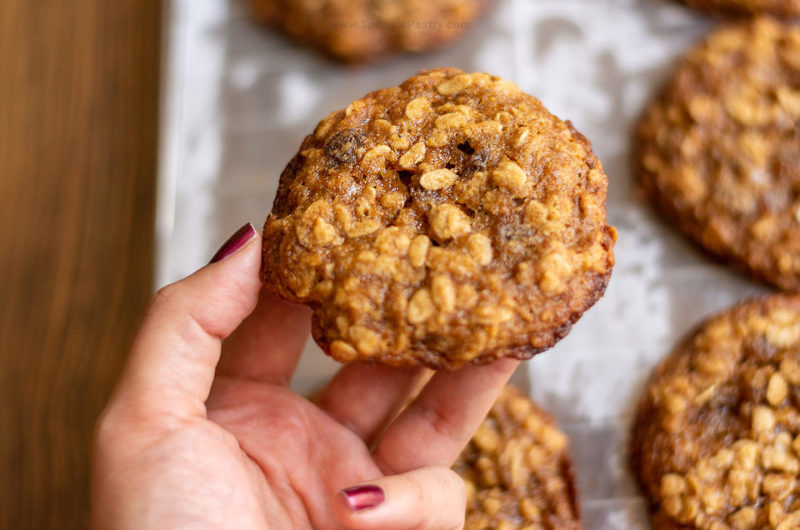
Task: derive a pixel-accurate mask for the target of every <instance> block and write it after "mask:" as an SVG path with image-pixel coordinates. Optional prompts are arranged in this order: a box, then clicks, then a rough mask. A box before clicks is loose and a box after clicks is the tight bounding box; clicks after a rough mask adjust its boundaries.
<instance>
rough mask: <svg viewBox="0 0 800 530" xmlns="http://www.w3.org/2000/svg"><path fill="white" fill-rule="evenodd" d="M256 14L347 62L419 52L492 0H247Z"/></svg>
mask: <svg viewBox="0 0 800 530" xmlns="http://www.w3.org/2000/svg"><path fill="white" fill-rule="evenodd" d="M249 3H250V7H251V11H252V13H253V15H254V16H255V17H256V18H257V19H258V20H260V21H263V22H265V23H267V24H270V25H273V26H277V27H279V28H280V29H281V30H282V31H284V32H285V33H286V34H288V35H289V36H291V37H292V38H294V39H296V40H297V41H299V42H301V43H304V44H308V45H310V46H312V47H315V48H318V49H320V50H322V51H323V52H325V53H327V54H328V55H330V56H331V57H334V58H336V59H339V60H341V61H344V62H350V63H360V62H365V61H370V60H374V59H377V58H380V57H383V56H386V55H390V54H392V53H397V52H421V51H425V50H430V49H433V48H437V47H439V46H441V45H443V44H445V43H446V42H449V41H451V40H453V39H455V38H457V37H459V36H460V35H461V34H463V33H464V32H465V31H467V30H468V29H469V28H470V26H471V25H472V23H473V21H474V20H475V19H476V18H477V17H478V16H479V15H480V14H481V12H482V11H483V10H484V9H485V8H486V7H487V6H488V4H489V3H490V0H313V1H312V0H249Z"/></svg>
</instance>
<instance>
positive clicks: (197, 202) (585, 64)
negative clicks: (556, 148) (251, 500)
mask: <svg viewBox="0 0 800 530" xmlns="http://www.w3.org/2000/svg"><path fill="white" fill-rule="evenodd" d="M169 21H170V22H169V27H168V31H167V39H166V47H165V57H166V64H167V68H166V70H165V85H164V122H163V130H162V132H163V136H162V164H161V175H160V178H161V180H160V182H161V184H160V186H161V187H160V195H159V212H158V240H159V245H160V248H159V260H158V278H157V282H158V284H159V285H161V284H164V283H167V282H170V281H173V280H175V279H177V278H180V277H182V276H184V275H186V274H188V273H189V272H191V271H193V270H194V269H196V268H197V267H199V266H201V265H202V264H204V263H205V262H206V261H207V259H208V257H209V256H210V255H211V254H212V253H213V251H214V250H215V247H216V246H217V245H219V244H220V242H222V241H224V240H225V238H226V237H227V235H228V234H229V233H231V232H233V231H234V230H235V229H236V228H237V227H238V226H240V225H241V224H242V223H243V222H244V221H246V220H250V221H252V222H253V223H254V224H256V225H257V226H259V225H260V224H261V223H263V221H264V219H265V218H266V215H267V213H268V211H269V209H270V207H271V204H272V199H273V196H274V194H275V190H276V188H277V185H278V176H279V174H280V172H281V170H282V169H283V167H284V165H285V164H286V163H287V162H288V160H289V159H290V158H291V157H292V156H293V155H294V153H295V151H296V149H297V148H298V146H299V145H300V142H301V140H302V139H303V137H304V136H305V135H306V134H308V133H309V132H311V131H312V130H313V128H314V126H315V125H316V123H317V122H318V121H319V120H320V119H321V118H322V117H324V116H325V115H327V114H328V113H329V112H330V111H331V110H334V109H338V108H343V107H344V106H346V105H347V104H348V103H349V102H350V101H352V100H353V99H356V98H358V97H360V96H362V95H364V94H365V93H367V92H369V91H371V90H374V89H377V88H381V87H385V86H391V85H395V84H397V83H399V82H401V81H403V80H404V79H406V78H407V77H409V76H411V75H413V74H415V73H416V72H418V71H419V70H422V69H425V68H432V67H439V66H456V67H459V68H461V69H463V70H466V71H486V72H490V73H492V74H496V75H500V76H503V77H506V78H508V79H510V80H513V81H515V82H516V83H518V84H519V85H520V87H522V89H523V90H525V91H527V92H529V93H531V94H533V95H535V96H537V97H538V98H540V99H541V100H542V101H543V102H544V104H545V105H546V106H547V107H548V108H549V109H550V110H551V111H552V112H553V113H555V114H556V115H558V116H559V117H561V118H563V119H569V120H572V122H573V123H574V124H575V126H576V127H577V128H578V130H579V131H581V132H582V133H584V134H585V135H586V136H587V137H588V138H589V139H590V140H591V141H592V144H593V146H594V148H595V151H596V152H597V155H598V156H599V157H600V159H601V160H602V162H603V164H604V165H605V168H606V172H607V173H608V175H609V179H610V187H609V199H608V214H609V217H610V220H611V222H612V223H613V224H614V225H615V226H616V227H617V229H618V230H619V242H618V244H617V247H616V255H617V265H616V267H615V269H614V274H613V276H612V279H611V282H610V284H609V286H608V290H607V292H606V295H605V297H604V298H603V299H602V300H601V301H600V302H599V303H598V304H597V305H596V306H595V307H594V308H592V309H591V310H590V311H589V312H588V313H587V314H586V315H585V316H584V317H583V318H582V319H581V320H580V321H579V322H578V323H577V324H576V325H575V327H574V329H573V331H572V332H571V333H570V335H569V336H568V337H567V338H566V339H564V340H562V341H561V342H560V343H559V344H557V345H556V346H555V347H554V348H553V349H552V350H550V351H548V352H546V353H544V354H542V355H539V356H537V357H536V358H534V359H533V360H532V361H529V362H527V363H524V364H523V365H522V367H521V368H520V370H519V371H518V373H517V374H516V375H515V381H516V382H517V383H518V384H519V385H520V386H522V387H523V388H526V389H527V390H528V391H529V393H530V395H531V396H532V397H533V398H534V399H535V400H536V401H538V402H539V403H540V404H541V405H542V406H544V407H545V408H546V409H548V410H549V411H551V412H552V413H553V414H554V415H555V416H556V418H557V419H558V421H559V422H560V424H561V425H562V427H563V428H564V429H565V430H566V431H567V433H568V434H569V435H570V437H571V440H572V451H573V456H574V459H575V462H576V466H577V473H578V481H579V488H580V492H581V498H582V504H583V516H584V519H585V521H586V528H587V529H590V530H600V529H635V528H647V527H648V525H647V519H646V515H645V509H644V503H643V501H642V499H641V497H640V496H639V495H638V492H637V490H636V488H635V486H634V484H633V481H632V479H631V477H630V474H629V473H628V471H627V465H626V462H627V460H626V447H627V440H626V439H627V433H628V431H629V424H630V418H631V414H632V411H633V409H634V407H635V404H636V401H637V400H638V397H639V394H640V393H641V390H642V388H643V385H644V383H645V381H646V378H647V376H648V374H649V373H650V371H651V370H652V368H653V367H654V366H655V364H656V363H657V362H658V361H659V359H661V358H662V357H663V356H664V355H665V354H666V353H667V352H668V351H669V349H670V348H671V346H672V344H673V343H674V342H675V341H676V340H677V338H678V337H679V336H681V335H682V334H684V333H685V332H686V331H687V330H688V329H689V328H690V327H692V325H693V324H694V323H696V322H697V321H698V320H699V319H701V318H702V317H704V316H706V315H708V314H709V313H711V312H713V311H716V310H718V309H721V308H723V307H726V306H728V305H730V304H732V303H733V302H735V301H736V300H738V299H740V298H742V297H744V296H746V295H749V294H754V293H756V292H759V291H760V290H761V288H760V287H758V286H756V285H753V284H751V283H750V282H748V281H747V280H745V279H744V278H743V277H741V276H740V275H738V274H736V273H734V272H731V271H729V270H728V269H726V268H724V267H723V266H720V265H717V264H714V263H711V262H710V261H709V260H707V259H706V258H705V257H704V256H703V255H702V254H700V253H699V252H698V251H696V250H695V249H694V248H693V247H692V246H691V245H690V244H688V243H686V242H685V241H684V240H683V239H682V238H681V237H680V236H678V235H676V234H675V233H674V232H673V231H671V230H670V229H669V228H668V226H666V224H665V223H662V222H661V221H660V220H659V219H658V218H656V217H655V216H654V215H653V214H652V212H651V211H650V210H649V209H648V208H647V206H646V205H644V204H641V203H640V202H639V201H637V200H636V199H635V198H634V196H633V193H632V187H631V170H630V157H631V142H630V138H631V132H632V128H633V124H634V123H635V120H636V119H637V117H638V116H639V114H640V113H641V111H642V109H643V107H644V105H645V104H646V103H647V101H648V100H649V99H650V98H651V97H652V96H653V94H654V93H655V92H656V91H657V90H658V88H659V86H660V85H661V84H662V83H663V82H664V81H665V80H666V79H667V77H668V76H669V74H670V71H671V70H672V68H673V67H674V65H675V63H676V61H677V59H678V58H679V57H680V55H681V53H682V52H683V51H684V50H685V49H686V48H687V47H688V46H690V45H691V44H692V43H693V42H695V41H696V40H697V39H698V38H701V37H702V36H703V35H704V34H705V33H707V32H708V30H709V29H710V27H711V23H710V21H709V20H707V19H705V18H703V17H702V16H700V15H697V14H695V13H693V12H691V11H689V10H687V9H685V8H684V7H682V6H681V5H680V4H678V3H676V2H671V1H668V0H498V4H497V6H496V8H494V9H493V10H492V11H490V13H489V14H488V16H486V17H484V18H483V19H482V20H481V21H479V22H476V23H475V24H474V25H473V27H472V29H471V31H470V32H469V33H468V34H467V36H466V38H464V39H462V40H460V41H458V42H456V43H455V44H454V45H451V46H449V47H447V48H445V49H443V50H440V51H437V52H433V53H428V54H424V55H419V56H405V57H398V58H394V59H390V60H388V61H384V62H381V63H379V64H375V65H370V66H366V67H359V68H353V67H346V66H341V65H339V64H336V63H332V62H330V61H328V60H327V59H324V58H322V57H320V56H318V55H316V54H315V53H313V52H310V51H308V50H306V49H304V48H302V47H298V46H296V45H294V44H292V43H290V42H289V41H287V40H285V39H284V38H283V37H282V36H281V35H279V34H277V33H275V32H272V31H269V30H265V29H263V28H260V27H258V26H256V25H254V24H253V23H251V22H250V21H249V19H248V18H247V16H246V14H245V12H244V10H243V8H242V6H241V5H239V4H238V3H235V2H229V1H226V0H200V1H198V0H173V1H172V3H171V5H170V16H169ZM336 367H337V366H336V364H335V363H334V362H332V361H331V360H330V359H328V358H327V357H326V356H324V355H323V354H322V353H321V352H320V351H319V350H318V349H317V347H316V346H315V345H314V344H313V342H310V344H309V346H308V347H307V351H306V353H305V355H304V357H303V360H302V361H301V365H300V368H299V371H298V374H297V377H296V378H295V380H294V382H293V385H294V386H295V388H297V389H298V390H300V391H308V390H309V389H311V388H313V387H314V386H316V385H318V384H319V383H320V382H321V381H323V380H325V379H326V378H327V377H328V376H329V375H330V374H331V373H332V372H333V371H334V370H335V369H336Z"/></svg>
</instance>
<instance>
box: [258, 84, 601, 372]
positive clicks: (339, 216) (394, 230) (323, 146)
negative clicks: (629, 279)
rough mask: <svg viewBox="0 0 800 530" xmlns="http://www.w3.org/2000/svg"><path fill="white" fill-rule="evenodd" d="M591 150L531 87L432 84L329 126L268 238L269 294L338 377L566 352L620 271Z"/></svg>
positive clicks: (304, 160)
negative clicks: (306, 315) (298, 322)
mask: <svg viewBox="0 0 800 530" xmlns="http://www.w3.org/2000/svg"><path fill="white" fill-rule="evenodd" d="M607 184H608V181H607V178H606V175H605V173H604V172H603V168H602V166H601V164H600V161H599V160H598V159H597V157H595V155H594V153H593V152H592V150H591V147H590V145H589V142H588V141H587V140H586V139H585V138H584V137H583V136H582V135H581V134H579V133H578V132H577V131H576V130H575V129H574V128H573V127H572V125H571V124H570V123H569V122H563V121H561V120H560V119H558V118H556V117H555V116H553V115H552V114H550V113H549V112H548V111H547V109H545V108H544V106H543V105H542V104H541V102H539V100H537V99H536V98H534V97H532V96H529V95H527V94H525V93H523V92H522V91H521V90H520V89H519V88H518V87H517V86H516V85H514V84H513V83H510V82H508V81H505V80H503V79H500V78H497V77H493V76H490V75H488V74H480V73H476V74H465V73H462V72H461V71H459V70H455V69H444V70H433V71H429V72H423V73H422V74H420V75H418V76H415V77H412V78H411V79H409V80H408V81H406V82H405V83H403V84H402V85H400V86H399V87H392V88H387V89H383V90H378V91H376V92H373V93H371V94H368V95H367V96H365V97H364V98H362V99H359V100H357V101H355V102H353V103H352V104H351V105H350V106H349V107H348V108H347V109H346V110H342V111H337V112H334V113H332V114H331V115H329V116H328V117H327V118H325V119H324V120H323V121H322V122H321V123H320V124H319V125H318V126H317V128H316V130H315V131H314V133H313V134H312V135H310V136H308V137H306V139H305V140H304V141H303V144H302V146H301V147H300V151H299V152H298V153H297V155H295V157H294V158H293V159H292V160H291V162H289V164H288V166H287V167H286V169H285V170H284V171H283V173H282V175H281V179H280V185H279V188H278V194H277V197H276V199H275V203H274V204H273V208H272V213H271V214H270V215H269V217H268V218H267V221H266V224H265V226H264V259H263V270H262V280H263V283H264V286H265V288H266V289H267V290H269V291H272V292H275V293H277V294H279V295H281V296H283V297H284V298H286V299H287V300H290V301H294V302H300V303H304V304H308V305H310V306H311V307H312V309H313V310H314V317H313V336H314V339H315V340H316V341H317V343H318V344H319V345H320V346H321V347H322V348H323V349H324V350H325V351H326V352H327V353H329V354H330V355H332V356H333V357H334V358H335V359H337V360H339V361H342V362H349V361H353V360H356V359H367V360H374V361H378V362H382V363H388V364H393V365H408V364H421V365H426V366H429V367H432V368H448V369H454V368H458V367H460V366H462V365H464V364H466V363H486V362H490V361H492V360H494V359H497V358H499V357H502V356H511V357H516V358H519V359H527V358H530V357H531V356H533V355H534V354H536V353H538V352H541V351H543V350H545V349H547V348H549V347H550V346H552V345H553V344H554V343H555V342H556V341H558V340H559V339H560V338H561V337H563V336H564V335H566V334H567V333H568V332H569V330H570V327H571V325H572V324H573V323H574V322H575V321H576V320H577V319H578V318H579V317H580V315H581V314H582V313H583V312H584V311H586V310H587V309H588V308H589V307H591V305H592V304H594V303H595V301H597V299H599V298H600V297H601V296H602V294H603V291H604V289H605V286H606V284H607V282H608V279H609V276H610V274H611V268H612V266H613V263H614V257H613V252H612V247H613V244H614V241H615V239H616V232H615V230H614V229H613V227H610V226H609V225H608V224H607V222H606V212H605V200H606V188H607Z"/></svg>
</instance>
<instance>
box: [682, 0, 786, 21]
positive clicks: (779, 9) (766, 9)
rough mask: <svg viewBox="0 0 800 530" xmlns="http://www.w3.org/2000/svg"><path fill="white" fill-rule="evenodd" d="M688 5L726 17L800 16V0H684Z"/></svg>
mask: <svg viewBox="0 0 800 530" xmlns="http://www.w3.org/2000/svg"><path fill="white" fill-rule="evenodd" d="M683 1H684V2H685V3H686V4H687V5H688V6H690V7H692V8H694V9H697V10H698V11H702V12H704V13H709V14H713V15H719V16H724V17H733V16H752V15H772V16H775V17H785V18H790V17H797V16H800V0H683Z"/></svg>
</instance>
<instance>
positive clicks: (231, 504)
mask: <svg viewBox="0 0 800 530" xmlns="http://www.w3.org/2000/svg"><path fill="white" fill-rule="evenodd" d="M238 234H239V239H238V242H234V243H231V242H230V241H229V242H228V243H226V245H227V247H226V246H223V249H221V257H225V259H223V260H222V261H218V262H216V263H211V264H209V265H208V266H206V267H204V268H202V269H200V270H199V271H198V272H196V273H194V274H193V275H191V276H189V277H188V278H186V279H184V280H181V281H179V282H177V283H175V284H172V285H170V286H168V287H166V288H164V289H162V290H160V291H159V292H158V293H156V295H155V296H154V297H153V299H152V301H151V303H150V306H149V308H148V311H147V315H146V317H145V319H144V322H143V324H142V326H141V329H140V330H139V334H138V336H137V339H136V341H135V343H134V346H133V348H132V351H131V353H130V356H129V358H128V361H127V364H126V366H125V369H124V371H123V374H122V376H121V378H120V381H119V383H118V385H117V388H116V390H115V391H114V394H113V396H112V397H111V400H110V402H109V403H108V405H107V406H106V409H105V410H104V412H103V414H102V415H101V417H100V419H99V421H98V424H97V429H96V433H95V439H94V448H93V467H94V468H93V480H92V503H93V504H92V524H93V527H94V528H95V529H126V528H131V529H138V530H146V529H150V528H158V529H171V528H192V529H201V528H215V529H216V528H236V529H262V528H264V529H265V528H272V529H281V530H282V529H289V528H315V529H334V528H351V529H378V528H380V529H383V530H393V529H411V528H419V529H428V528H430V529H455V528H461V527H462V525H463V521H464V507H465V494H464V485H463V482H462V481H461V479H460V478H459V477H458V476H457V475H456V474H455V473H453V472H452V471H451V470H450V469H449V466H450V465H451V464H452V462H453V460H454V459H455V458H456V456H457V455H458V453H459V452H460V451H461V449H462V447H463V446H464V445H465V444H466V442H467V441H468V440H469V438H470V437H471V435H472V434H473V432H474V430H475V429H476V428H477V426H478V425H479V423H480V422H481V420H482V419H483V417H484V416H485V414H486V413H487V411H488V410H489V408H490V407H491V405H492V403H493V402H494V400H495V398H496V397H497V395H498V394H499V392H500V390H501V388H502V387H503V385H504V384H505V382H506V381H507V379H508V377H509V376H510V375H511V373H512V371H513V370H514V368H515V367H516V365H517V363H518V361H515V360H511V359H501V360H500V361H497V362H495V363H493V364H490V365H486V366H479V367H478V366H470V367H467V368H464V369H461V370H458V371H456V372H445V371H440V372H437V373H435V374H434V375H433V376H432V377H431V379H430V380H429V381H428V383H427V384H426V385H425V386H424V388H423V389H422V390H421V392H420V393H419V395H418V396H417V397H416V399H414V400H413V401H412V402H411V403H410V404H409V405H408V406H407V407H406V408H405V409H403V411H402V412H401V413H400V414H399V415H398V414H397V412H398V411H399V410H400V408H401V407H402V406H403V405H404V404H405V403H406V402H407V400H408V397H409V394H410V393H411V392H412V390H413V389H414V388H416V387H418V386H419V385H420V384H421V382H422V378H424V377H425V375H426V370H424V369H419V368H393V367H387V366H380V365H372V364H364V363H353V364H349V365H346V366H344V367H343V368H341V369H340V371H339V372H338V373H337V374H336V376H335V377H334V378H333V379H332V380H331V382H330V383H328V385H327V386H326V387H325V388H324V389H323V390H322V391H321V392H320V394H319V395H318V396H317V398H316V399H315V402H314V403H312V402H311V401H309V400H308V399H306V398H304V397H302V396H300V395H297V394H295V393H294V392H292V391H291V390H290V389H289V387H288V384H289V380H290V378H291V375H292V373H293V372H294V370H295V367H296V365H297V362H298V359H299V356H300V353H301V351H302V349H303V345H304V343H305V341H306V340H307V337H308V333H309V325H310V318H309V317H310V311H309V310H308V308H306V307H304V306H299V305H295V304H290V303H287V302H284V301H282V300H280V299H277V298H275V297H272V296H270V295H268V294H266V293H264V292H262V291H261V288H260V284H259V273H258V272H259V266H260V260H261V243H260V237H258V234H257V232H256V231H255V230H254V229H253V228H252V226H250V225H247V226H246V228H244V229H243V230H241V231H240V232H239V233H238ZM237 245H238V246H237ZM217 257H220V253H218V256H217ZM223 340H224V342H223Z"/></svg>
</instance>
